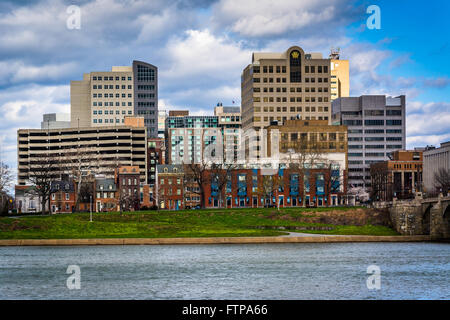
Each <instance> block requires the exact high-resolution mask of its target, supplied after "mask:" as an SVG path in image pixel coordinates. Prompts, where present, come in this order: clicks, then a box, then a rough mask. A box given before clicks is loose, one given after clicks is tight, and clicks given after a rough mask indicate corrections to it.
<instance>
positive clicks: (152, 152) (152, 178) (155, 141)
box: [147, 138, 166, 187]
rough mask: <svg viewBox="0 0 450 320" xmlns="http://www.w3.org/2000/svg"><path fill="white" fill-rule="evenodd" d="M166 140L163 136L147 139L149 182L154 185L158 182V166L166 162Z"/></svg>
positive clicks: (151, 185)
mask: <svg viewBox="0 0 450 320" xmlns="http://www.w3.org/2000/svg"><path fill="white" fill-rule="evenodd" d="M165 153H166V147H165V140H164V139H163V138H149V139H147V159H148V160H147V169H148V173H147V178H148V179H147V184H148V185H149V186H150V187H153V186H154V185H155V182H156V166H157V165H158V164H165V163H166V161H165V158H166V154H165Z"/></svg>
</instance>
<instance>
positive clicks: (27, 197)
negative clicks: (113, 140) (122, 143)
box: [15, 166, 143, 213]
mask: <svg viewBox="0 0 450 320" xmlns="http://www.w3.org/2000/svg"><path fill="white" fill-rule="evenodd" d="M139 180H140V173H139V167H138V166H121V167H119V168H117V169H116V170H115V174H114V178H107V177H102V176H97V177H95V176H90V177H87V178H85V179H84V181H83V183H82V185H81V186H80V187H79V186H78V183H77V182H76V181H74V180H73V179H61V180H55V181H52V182H51V193H50V199H49V201H48V203H47V204H46V205H45V211H48V210H50V212H51V213H71V212H75V211H76V210H79V211H90V210H92V211H94V212H109V211H119V210H120V206H122V207H123V209H124V210H139V208H140V205H141V202H143V190H142V188H141V184H140V181H139ZM15 194H16V208H17V211H18V213H32V212H42V201H41V198H40V196H39V194H38V192H36V188H35V187H34V186H21V185H17V186H16V190H15ZM77 204H78V209H77Z"/></svg>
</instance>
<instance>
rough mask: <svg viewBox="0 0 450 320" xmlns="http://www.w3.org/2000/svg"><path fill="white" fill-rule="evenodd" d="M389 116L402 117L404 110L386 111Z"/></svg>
mask: <svg viewBox="0 0 450 320" xmlns="http://www.w3.org/2000/svg"><path fill="white" fill-rule="evenodd" d="M386 115H387V116H401V115H402V110H386Z"/></svg>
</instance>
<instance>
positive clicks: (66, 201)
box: [50, 180, 76, 213]
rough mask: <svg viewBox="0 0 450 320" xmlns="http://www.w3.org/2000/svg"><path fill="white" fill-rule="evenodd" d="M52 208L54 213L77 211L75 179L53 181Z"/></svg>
mask: <svg viewBox="0 0 450 320" xmlns="http://www.w3.org/2000/svg"><path fill="white" fill-rule="evenodd" d="M51 190H52V191H51V192H52V194H51V196H50V210H51V212H52V213H71V212H74V211H75V205H76V192H75V184H74V182H73V181H64V180H61V181H53V182H52V184H51Z"/></svg>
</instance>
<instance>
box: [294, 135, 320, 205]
mask: <svg viewBox="0 0 450 320" xmlns="http://www.w3.org/2000/svg"><path fill="white" fill-rule="evenodd" d="M314 137H315V136H314ZM287 157H288V163H289V169H290V172H292V173H297V174H298V175H299V181H303V188H302V191H303V196H302V199H303V206H306V201H305V197H306V187H305V184H306V183H308V182H307V181H305V178H306V177H309V175H310V172H311V169H313V168H314V167H315V165H316V164H317V163H318V162H321V161H324V158H325V157H324V152H323V149H322V148H321V146H320V144H319V143H318V142H317V139H316V138H312V139H311V140H310V141H308V140H307V137H306V136H303V135H301V136H300V140H299V141H296V142H294V143H292V148H289V150H288V152H287Z"/></svg>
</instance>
